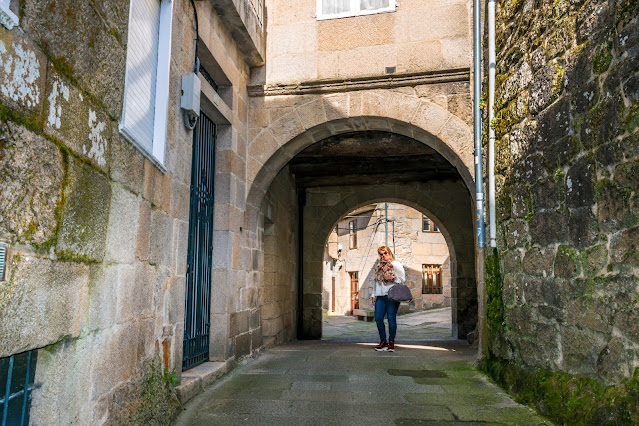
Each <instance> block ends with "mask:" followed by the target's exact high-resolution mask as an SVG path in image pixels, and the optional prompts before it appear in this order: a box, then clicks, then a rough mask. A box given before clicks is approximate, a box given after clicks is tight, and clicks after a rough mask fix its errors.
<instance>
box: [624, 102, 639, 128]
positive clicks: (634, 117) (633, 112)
mask: <svg viewBox="0 0 639 426" xmlns="http://www.w3.org/2000/svg"><path fill="white" fill-rule="evenodd" d="M637 127H639V101H634V102H633V103H632V106H631V107H630V108H629V110H628V115H627V116H626V129H628V131H629V132H633V131H634V130H635V129H636V128H637Z"/></svg>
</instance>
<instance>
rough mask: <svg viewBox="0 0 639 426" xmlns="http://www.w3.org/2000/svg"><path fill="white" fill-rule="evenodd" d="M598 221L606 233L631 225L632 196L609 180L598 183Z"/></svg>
mask: <svg viewBox="0 0 639 426" xmlns="http://www.w3.org/2000/svg"><path fill="white" fill-rule="evenodd" d="M596 196H597V216H598V217H597V220H598V223H599V226H600V227H601V229H603V230H604V231H612V230H615V229H619V228H620V227H621V226H623V225H626V224H628V223H629V221H630V219H631V213H630V194H629V191H627V190H624V189H622V188H619V187H618V186H617V185H615V184H614V183H613V182H611V181H610V180H609V179H603V180H600V181H599V182H597V185H596Z"/></svg>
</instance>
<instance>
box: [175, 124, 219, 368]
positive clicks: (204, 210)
mask: <svg viewBox="0 0 639 426" xmlns="http://www.w3.org/2000/svg"><path fill="white" fill-rule="evenodd" d="M216 136H217V126H216V125H215V123H213V122H212V121H211V120H210V119H209V118H208V117H207V116H206V115H204V113H202V114H200V119H199V121H198V124H197V127H196V129H195V131H194V132H193V165H192V170H191V206H190V215H189V245H188V252H187V266H186V309H185V313H184V351H183V355H182V369H183V370H186V369H188V368H191V367H194V366H196V365H198V364H201V363H203V362H205V361H208V359H209V329H210V325H211V323H210V322H211V320H210V317H211V316H210V313H211V268H212V265H211V262H212V257H213V177H214V175H215V138H216Z"/></svg>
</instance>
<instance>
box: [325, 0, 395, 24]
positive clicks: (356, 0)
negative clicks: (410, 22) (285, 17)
mask: <svg viewBox="0 0 639 426" xmlns="http://www.w3.org/2000/svg"><path fill="white" fill-rule="evenodd" d="M324 1H326V0H317V2H316V9H315V10H316V15H315V16H316V17H317V20H318V21H324V20H327V19H339V18H351V17H355V16H365V15H376V14H378V13H391V12H395V9H396V8H397V1H396V0H388V7H385V8H380V9H375V10H364V11H362V10H360V1H361V0H350V2H351V9H350V10H349V11H347V12H342V13H332V14H326V15H325V14H323V13H322V3H323V2H324ZM353 5H357V11H355V12H353V10H355V9H353V8H352V7H353Z"/></svg>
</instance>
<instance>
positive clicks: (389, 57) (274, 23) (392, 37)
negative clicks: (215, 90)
mask: <svg viewBox="0 0 639 426" xmlns="http://www.w3.org/2000/svg"><path fill="white" fill-rule="evenodd" d="M398 3H400V4H399V5H398V6H397V8H396V10H395V12H392V13H381V14H373V15H366V16H359V17H352V18H342V19H329V20H317V19H316V18H315V16H316V5H317V1H316V0H298V1H295V2H291V1H286V0H270V1H267V2H266V5H267V10H268V32H269V36H268V38H267V43H266V54H267V58H268V60H267V64H266V70H265V71H264V74H265V79H266V83H267V84H269V85H272V84H287V83H299V82H307V81H314V80H332V79H349V78H357V77H369V76H372V75H385V74H387V71H386V68H387V67H391V68H392V67H395V71H389V72H388V73H397V74H406V73H416V72H424V71H435V70H450V69H458V68H468V67H469V64H470V55H471V43H470V34H471V33H470V6H471V3H472V2H470V1H468V0H449V1H446V2H442V1H438V0H411V1H406V2H398ZM406 28H411V30H410V31H406Z"/></svg>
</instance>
